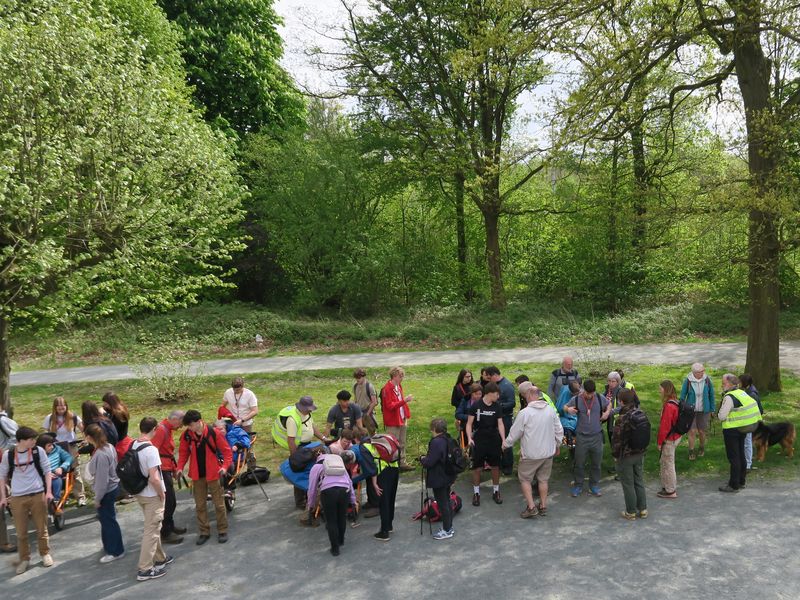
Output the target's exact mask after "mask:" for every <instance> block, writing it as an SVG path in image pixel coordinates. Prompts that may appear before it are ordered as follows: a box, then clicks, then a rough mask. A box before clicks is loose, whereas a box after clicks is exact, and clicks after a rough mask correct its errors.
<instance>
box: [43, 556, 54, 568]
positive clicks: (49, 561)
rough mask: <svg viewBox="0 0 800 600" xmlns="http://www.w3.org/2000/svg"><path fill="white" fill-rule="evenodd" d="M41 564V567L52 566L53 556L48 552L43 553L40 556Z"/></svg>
mask: <svg viewBox="0 0 800 600" xmlns="http://www.w3.org/2000/svg"><path fill="white" fill-rule="evenodd" d="M42 566H43V567H52V566H53V557H52V556H50V555H49V554H45V555H44V556H43V557H42Z"/></svg>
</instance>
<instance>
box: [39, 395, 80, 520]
mask: <svg viewBox="0 0 800 600" xmlns="http://www.w3.org/2000/svg"><path fill="white" fill-rule="evenodd" d="M42 428H43V429H44V430H45V431H47V432H51V433H55V441H56V443H58V444H61V445H62V446H63V447H64V448H65V449H68V450H69V453H70V454H71V455H72V459H73V462H74V463H75V479H74V483H73V487H72V494H73V496H74V497H75V498H76V499H77V500H78V506H85V505H86V492H85V490H84V486H83V476H82V475H81V470H80V468H79V467H80V460H79V458H80V455H79V454H78V443H77V439H78V437H77V432H79V431H80V432H82V431H83V419H81V418H80V417H79V416H78V415H76V414H75V413H73V412H72V411H71V410H70V409H69V407H68V406H67V401H66V400H65V399H64V397H63V396H56V398H55V400H53V408H52V411H51V412H50V414H49V415H47V416H46V417H45V418H44V422H43V423H42Z"/></svg>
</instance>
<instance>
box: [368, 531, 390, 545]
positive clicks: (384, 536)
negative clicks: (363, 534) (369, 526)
mask: <svg viewBox="0 0 800 600" xmlns="http://www.w3.org/2000/svg"><path fill="white" fill-rule="evenodd" d="M372 537H374V538H375V539H376V540H380V541H382V542H388V541H389V532H388V531H379V532H378V533H376V534H375V535H374V536H372Z"/></svg>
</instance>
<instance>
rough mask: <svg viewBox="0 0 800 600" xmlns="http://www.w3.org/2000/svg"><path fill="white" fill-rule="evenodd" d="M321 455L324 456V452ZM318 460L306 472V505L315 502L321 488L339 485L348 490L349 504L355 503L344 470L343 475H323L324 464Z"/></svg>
mask: <svg viewBox="0 0 800 600" xmlns="http://www.w3.org/2000/svg"><path fill="white" fill-rule="evenodd" d="M322 456H325V455H324V454H323V455H322ZM322 456H321V457H320V460H319V461H318V462H317V464H315V465H314V466H313V467H311V473H309V474H308V506H309V507H313V506H316V504H317V494H318V493H319V492H321V491H322V490H327V489H330V488H335V487H341V488H345V489H346V490H348V491H349V492H350V504H355V503H356V492H355V490H354V489H353V482H352V480H351V479H350V476H349V475H348V474H347V473H346V472H345V474H344V475H325V465H324V464H322Z"/></svg>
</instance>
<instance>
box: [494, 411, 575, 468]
mask: <svg viewBox="0 0 800 600" xmlns="http://www.w3.org/2000/svg"><path fill="white" fill-rule="evenodd" d="M563 437H564V428H563V427H562V426H561V420H560V419H559V418H558V413H557V412H556V411H554V410H553V408H552V407H551V406H550V405H549V404H548V403H547V402H546V401H544V400H536V401H534V402H531V403H530V404H528V406H526V407H525V408H523V409H522V410H521V411H519V413H518V414H517V418H516V419H514V424H513V425H512V426H511V431H509V433H508V437H506V444H507V445H508V446H513V445H514V443H515V442H516V441H517V440H519V439H522V442H521V443H520V452H521V454H522V458H527V459H533V460H537V459H541V458H550V457H551V456H553V455H555V453H556V448H557V447H558V446H560V445H561V440H562V438H563Z"/></svg>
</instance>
